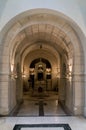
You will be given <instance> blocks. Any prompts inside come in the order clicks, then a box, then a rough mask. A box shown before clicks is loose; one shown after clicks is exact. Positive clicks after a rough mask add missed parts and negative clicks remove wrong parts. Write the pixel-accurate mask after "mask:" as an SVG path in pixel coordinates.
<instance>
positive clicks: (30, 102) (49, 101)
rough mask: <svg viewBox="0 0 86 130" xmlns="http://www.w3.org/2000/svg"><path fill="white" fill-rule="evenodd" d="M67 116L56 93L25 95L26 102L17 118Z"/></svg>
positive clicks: (17, 113)
mask: <svg viewBox="0 0 86 130" xmlns="http://www.w3.org/2000/svg"><path fill="white" fill-rule="evenodd" d="M65 115H67V114H66V113H65V112H64V110H63V109H62V108H61V106H60V105H59V103H58V95H57V93H55V92H52V93H51V92H50V93H48V95H47V96H43V95H40V96H39V95H35V96H34V95H30V94H29V93H27V94H25V95H24V101H23V104H22V105H21V107H20V109H18V110H17V112H16V114H15V116H21V117H22V116H23V117H24V116H65Z"/></svg>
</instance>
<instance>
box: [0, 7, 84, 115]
mask: <svg viewBox="0 0 86 130" xmlns="http://www.w3.org/2000/svg"><path fill="white" fill-rule="evenodd" d="M46 12H47V13H46ZM8 25H9V26H8V28H7V25H6V27H4V29H3V30H2V34H3V35H2V37H1V43H2V44H1V46H0V49H1V50H2V51H1V85H0V86H1V103H0V104H1V111H0V113H1V114H8V113H9V112H10V111H11V110H12V109H13V108H14V107H15V106H16V95H15V94H12V92H15V91H16V85H15V82H16V80H15V78H14V77H12V76H15V73H16V70H15V68H16V64H17V62H18V63H19V64H18V65H19V67H20V70H19V75H20V79H19V80H20V81H21V73H22V66H21V60H22V61H24V57H25V56H26V54H27V51H26V50H27V48H28V53H29V52H30V51H32V50H34V48H36V47H37V46H38V44H39V41H40V42H46V44H43V45H44V46H45V50H49V51H50V49H49V47H51V51H52V52H53V50H54V51H56V52H57V54H58V53H59V55H60V59H61V61H62V62H61V69H62V65H63V64H64V63H65V64H66V66H67V65H70V64H71V66H72V72H71V73H72V80H71V82H70V81H69V79H68V80H67V84H66V86H64V87H63V85H62V84H64V82H65V81H64V78H65V76H64V75H63V74H62V72H61V83H62V84H61V89H60V96H59V100H60V101H62V100H65V105H66V107H67V108H68V109H69V110H70V111H71V112H72V113H73V114H75V115H79V114H82V113H83V109H84V108H83V107H84V105H83V98H84V97H83V90H84V56H83V54H84V53H83V48H82V43H81V40H80V37H79V33H77V31H76V27H77V25H76V24H75V23H74V22H73V21H72V20H71V19H70V18H67V17H66V16H64V15H62V14H61V13H59V12H55V11H52V10H47V9H45V10H42V9H36V10H35V9H34V10H31V11H27V12H25V13H22V14H20V15H18V16H16V17H15V18H13V19H12V20H11V21H9V23H8ZM5 28H6V30H5ZM77 28H78V30H79V27H77ZM4 30H5V32H4V33H3V31H4ZM48 46H49V47H48ZM54 55H55V56H56V54H54ZM15 58H16V60H15ZM5 59H7V60H5ZM22 64H23V62H22ZM12 69H13V70H12ZM67 69H68V72H69V69H70V68H69V67H68V66H67ZM68 74H69V73H68ZM20 86H21V88H20V89H21V93H20V94H19V95H20V98H19V100H20V101H21V100H22V83H21V85H20ZM65 87H66V90H67V91H66V92H65V93H64V92H63V91H64V89H65ZM4 91H6V94H5V95H4ZM77 91H78V93H77ZM15 93H16V92H15ZM65 94H66V95H65ZM12 95H13V97H12ZM68 97H70V98H68ZM10 99H12V101H11V100H10ZM3 102H4V104H3Z"/></svg>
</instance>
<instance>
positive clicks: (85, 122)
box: [0, 93, 86, 130]
mask: <svg viewBox="0 0 86 130" xmlns="http://www.w3.org/2000/svg"><path fill="white" fill-rule="evenodd" d="M52 106H53V107H52ZM16 124H20V125H22V124H26V125H27V124H28V125H31V124H33V125H34V124H35V125H36V124H39V125H40V124H41V125H44V124H49V125H53V124H54V125H55V124H57V125H58V124H68V125H69V126H70V129H66V127H64V128H63V127H54V126H53V127H39V128H38V127H29V128H26V127H25V128H21V129H14V126H15V125H16ZM0 130H86V118H84V117H82V116H68V115H67V114H66V113H65V112H64V110H63V109H62V108H61V106H60V105H59V103H58V95H57V93H56V94H52V97H51V96H49V95H48V96H45V97H43V96H41V97H39V96H36V97H35V96H34V95H33V96H31V95H28V94H25V95H24V102H23V104H22V105H21V106H20V109H19V110H18V111H17V112H16V115H15V116H14V117H13V116H12V117H1V118H0Z"/></svg>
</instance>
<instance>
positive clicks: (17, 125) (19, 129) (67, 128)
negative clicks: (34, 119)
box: [13, 124, 72, 130]
mask: <svg viewBox="0 0 86 130" xmlns="http://www.w3.org/2000/svg"><path fill="white" fill-rule="evenodd" d="M34 127H40V128H41V127H42V128H43V127H46V128H47V127H63V128H64V130H72V129H71V128H70V126H69V124H16V125H15V126H14V128H13V130H21V128H34Z"/></svg>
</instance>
